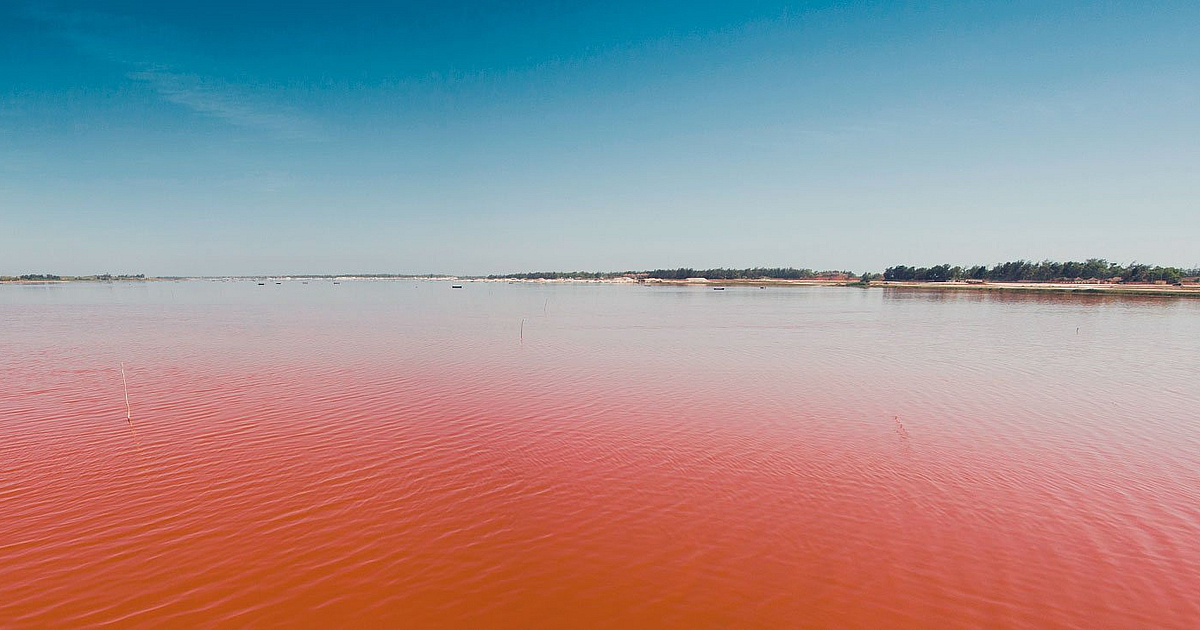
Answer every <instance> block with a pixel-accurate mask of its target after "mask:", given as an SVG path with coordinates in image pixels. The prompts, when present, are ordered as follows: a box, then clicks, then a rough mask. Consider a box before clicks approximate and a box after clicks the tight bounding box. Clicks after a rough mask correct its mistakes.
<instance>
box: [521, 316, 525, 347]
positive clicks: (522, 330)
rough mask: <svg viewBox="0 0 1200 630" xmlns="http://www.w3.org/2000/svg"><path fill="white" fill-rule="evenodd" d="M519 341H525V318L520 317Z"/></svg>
mask: <svg viewBox="0 0 1200 630" xmlns="http://www.w3.org/2000/svg"><path fill="white" fill-rule="evenodd" d="M521 343H525V318H524V317H522V318H521Z"/></svg>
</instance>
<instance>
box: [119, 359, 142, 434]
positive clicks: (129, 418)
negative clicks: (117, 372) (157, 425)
mask: <svg viewBox="0 0 1200 630" xmlns="http://www.w3.org/2000/svg"><path fill="white" fill-rule="evenodd" d="M121 386H122V387H124V388H125V421H126V422H128V423H129V432H130V433H132V434H133V443H134V444H137V447H138V450H139V451H141V450H142V441H141V440H139V439H138V436H137V430H136V429H134V428H133V410H132V409H130V407H129V381H127V380H125V362H124V361H122V362H121Z"/></svg>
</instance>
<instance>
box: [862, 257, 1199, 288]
mask: <svg viewBox="0 0 1200 630" xmlns="http://www.w3.org/2000/svg"><path fill="white" fill-rule="evenodd" d="M1195 275H1200V269H1181V268H1179V267H1159V266H1151V265H1144V264H1140V263H1131V264H1129V265H1121V264H1118V263H1114V262H1109V261H1107V260H1105V259H1103V258H1089V259H1087V260H1084V261H1067V262H1056V261H1052V260H1043V261H1041V262H1033V261H1029V260H1014V261H1010V262H1005V263H999V264H996V265H993V266H991V267H988V266H986V265H975V266H973V267H959V266H950V265H948V264H943V265H934V266H932V267H909V266H907V265H897V266H895V267H888V268H887V269H885V270H884V272H883V279H884V280H911V281H918V282H948V281H951V280H992V281H996V282H1051V281H1055V280H1074V279H1076V278H1082V279H1084V280H1111V279H1113V278H1119V279H1120V280H1121V281H1122V282H1156V281H1159V280H1162V281H1164V282H1168V283H1177V282H1179V281H1180V280H1181V279H1182V278H1184V277H1188V276H1195Z"/></svg>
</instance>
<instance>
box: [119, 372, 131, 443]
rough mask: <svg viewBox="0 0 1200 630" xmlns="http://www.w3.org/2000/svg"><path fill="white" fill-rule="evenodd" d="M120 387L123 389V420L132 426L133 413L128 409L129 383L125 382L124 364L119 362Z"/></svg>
mask: <svg viewBox="0 0 1200 630" xmlns="http://www.w3.org/2000/svg"><path fill="white" fill-rule="evenodd" d="M121 386H122V387H124V388H125V419H126V420H128V421H129V426H131V427H132V426H133V411H132V410H131V409H130V408H129V382H128V381H126V380H125V362H124V361H122V362H121Z"/></svg>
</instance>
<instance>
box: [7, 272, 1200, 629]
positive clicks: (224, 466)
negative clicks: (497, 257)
mask: <svg viewBox="0 0 1200 630" xmlns="http://www.w3.org/2000/svg"><path fill="white" fill-rule="evenodd" d="M522 319H524V320H525V322H524V332H523V333H522V332H521V320H522ZM0 322H2V323H0V333H2V337H0V376H2V377H3V383H4V386H3V387H2V388H0V471H2V474H0V523H3V524H4V533H3V535H2V537H0V584H4V585H5V587H4V593H5V595H4V597H3V598H2V599H0V625H4V626H25V625H28V626H45V625H52V626H77V625H87V624H116V625H122V626H123V625H130V626H146V627H151V626H154V627H157V626H161V625H162V624H164V623H171V624H184V625H192V624H198V623H213V622H216V623H226V624H231V625H239V626H240V625H297V624H300V625H322V626H329V625H336V624H358V625H363V624H367V623H376V624H383V625H388V626H392V627H396V626H407V627H413V626H452V627H463V626H475V627H479V626H494V625H501V626H516V627H529V626H545V627H564V626H580V625H599V626H609V627H613V626H616V627H628V626H638V625H642V626H663V625H675V626H684V627H691V626H730V625H736V626H741V627H796V626H801V627H805V626H808V627H822V626H825V627H847V626H860V627H896V626H905V625H907V626H913V627H931V626H1037V627H1137V626H1151V625H1152V626H1158V627H1189V626H1193V625H1194V622H1195V620H1196V619H1198V618H1200V605H1198V604H1197V601H1196V599H1195V598H1194V593H1196V592H1200V508H1198V507H1197V506H1200V465H1198V464H1200V461H1198V458H1200V455H1197V454H1198V453H1200V426H1198V423H1200V417H1198V416H1197V412H1196V410H1197V409H1200V389H1197V386H1196V382H1197V381H1196V376H1197V360H1196V357H1197V356H1200V302H1195V301H1188V300H1165V299H1161V298H1156V299H1130V298H1126V297H1113V296H1061V295H1038V294H1001V293H988V294H982V293H968V292H962V293H938V292H917V291H882V290H862V289H834V288H790V287H789V288H771V289H768V290H757V289H751V288H737V287H735V288H730V289H729V290H727V291H723V292H713V291H711V290H704V289H703V288H689V287H639V286H571V285H567V286H540V285H524V284H517V285H508V284H499V283H497V284H483V283H479V284H471V283H468V284H467V285H466V287H465V288H464V289H462V290H451V289H450V287H449V286H448V285H447V284H444V283H421V282H416V283H414V282H400V281H395V282H342V283H341V284H340V285H333V284H332V283H329V282H320V281H312V282H310V284H307V285H303V284H301V283H299V282H294V283H289V282H285V283H283V284H281V285H274V284H272V283H268V284H267V285H265V286H261V287H260V286H257V284H256V283H254V282H231V283H210V282H179V283H149V284H144V285H143V284H134V285H120V284H118V285H100V284H96V285H69V286H5V287H0ZM522 334H523V338H522ZM121 362H124V363H125V365H126V371H127V373H128V377H129V397H130V404H131V407H132V412H133V413H132V417H133V425H134V427H135V428H136V431H137V438H138V440H140V448H139V446H138V444H137V443H136V442H135V440H134V437H133V435H132V434H131V432H130V427H129V425H128V424H127V423H126V420H125V402H124V397H123V393H122V384H121V375H120V363H121Z"/></svg>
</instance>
